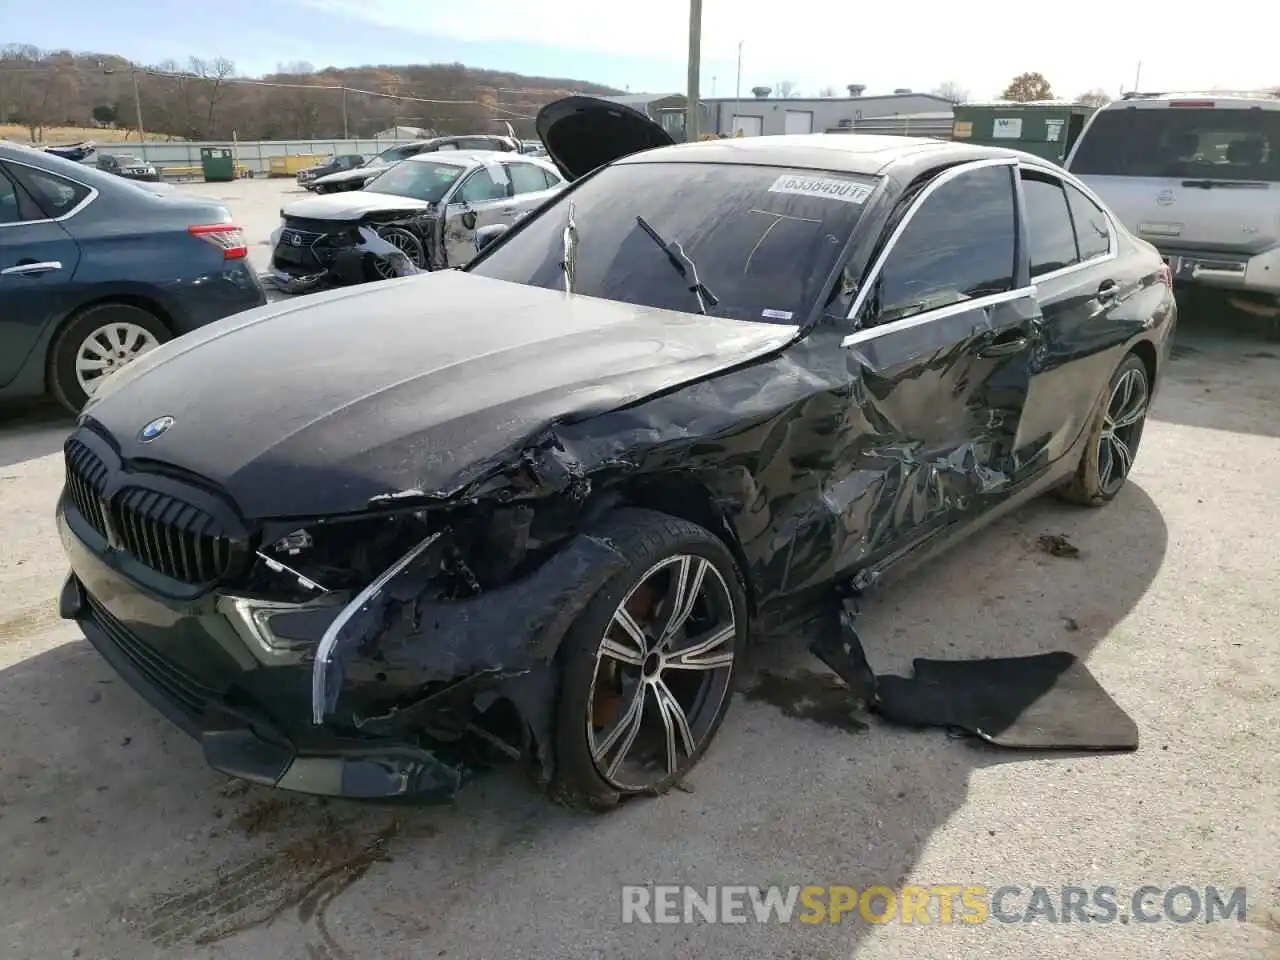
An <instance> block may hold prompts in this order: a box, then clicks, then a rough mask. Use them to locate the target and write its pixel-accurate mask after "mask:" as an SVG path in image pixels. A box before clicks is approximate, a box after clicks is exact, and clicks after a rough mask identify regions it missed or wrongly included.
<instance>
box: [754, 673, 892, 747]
mask: <svg viewBox="0 0 1280 960" xmlns="http://www.w3.org/2000/svg"><path fill="white" fill-rule="evenodd" d="M744 696H746V698H747V699H748V700H756V701H762V702H764V703H767V704H770V705H771V706H774V707H777V708H778V709H779V710H781V711H782V715H783V716H784V717H791V718H792V719H794V720H811V721H813V722H814V723H820V724H822V725H823V726H826V727H834V728H836V729H838V730H847V731H849V732H851V733H860V732H862V731H864V730H866V729H867V728H868V727H867V724H866V723H865V722H863V721H862V720H859V719H858V717H857V712H858V701H857V699H856V698H855V697H854V696H853V694H852V693H851V692H850V691H849V688H848V687H846V686H845V685H844V683H843V682H842V681H841V680H840V678H838V677H836V676H835V675H834V674H830V673H814V672H812V671H808V670H806V671H802V672H800V673H797V674H794V675H792V676H783V675H781V674H777V673H772V672H771V671H769V670H761V671H760V672H759V673H758V674H757V675H756V682H755V685H754V686H753V687H751V688H750V689H749V690H747V691H745V693H744Z"/></svg>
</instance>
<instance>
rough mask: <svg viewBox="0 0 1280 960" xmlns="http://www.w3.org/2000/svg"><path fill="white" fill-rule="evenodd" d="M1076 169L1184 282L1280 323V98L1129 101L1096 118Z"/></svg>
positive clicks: (1075, 157) (1073, 163) (1079, 148)
mask: <svg viewBox="0 0 1280 960" xmlns="http://www.w3.org/2000/svg"><path fill="white" fill-rule="evenodd" d="M1066 166H1067V169H1068V170H1070V171H1071V172H1072V173H1074V174H1075V175H1076V176H1078V177H1080V178H1081V179H1082V180H1083V181H1084V182H1086V183H1087V184H1089V186H1090V187H1091V188H1092V189H1093V190H1095V191H1096V192H1097V193H1098V195H1099V196H1100V197H1102V198H1103V199H1104V200H1106V201H1107V203H1108V204H1110V206H1111V208H1112V209H1113V210H1115V212H1116V214H1117V215H1118V216H1119V217H1120V219H1121V220H1122V221H1123V222H1124V224H1125V226H1127V227H1128V228H1129V229H1130V230H1132V231H1134V232H1135V233H1136V234H1137V235H1138V236H1140V237H1142V238H1143V239H1145V240H1147V241H1149V242H1151V243H1153V244H1155V246H1156V247H1157V248H1158V249H1159V250H1160V253H1161V254H1162V255H1163V256H1164V258H1165V262H1166V263H1168V264H1169V266H1170V268H1171V269H1172V271H1173V277H1174V282H1175V283H1177V284H1179V285H1186V286H1188V287H1192V286H1194V287H1199V288H1203V289H1208V290H1216V291H1220V292H1224V293H1226V294H1228V295H1230V296H1231V297H1232V298H1233V300H1235V302H1236V303H1237V304H1238V305H1239V306H1241V307H1242V308H1243V309H1246V310H1251V312H1264V313H1269V314H1270V315H1280V99H1278V98H1276V97H1274V96H1238V95H1224V94H1217V93H1210V94H1170V93H1160V94H1136V95H1129V96H1127V97H1126V98H1125V99H1123V100H1118V101H1116V102H1114V103H1111V104H1108V105H1107V106H1106V107H1103V108H1102V109H1101V110H1098V111H1097V112H1096V113H1095V114H1094V115H1093V117H1092V119H1091V120H1090V121H1089V123H1088V125H1087V126H1086V127H1085V128H1084V130H1083V131H1082V133H1081V135H1080V140H1079V141H1078V142H1077V143H1076V145H1075V147H1074V149H1073V150H1072V151H1071V155H1070V156H1069V157H1068V158H1067V164H1066Z"/></svg>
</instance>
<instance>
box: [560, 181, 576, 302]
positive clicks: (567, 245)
mask: <svg viewBox="0 0 1280 960" xmlns="http://www.w3.org/2000/svg"><path fill="white" fill-rule="evenodd" d="M577 254H578V225H577V224H576V223H574V220H573V201H572V200H571V201H569V212H568V214H567V215H566V216H565V220H564V259H563V260H561V261H560V269H561V270H562V271H564V292H565V293H573V274H574V268H575V266H576V262H577Z"/></svg>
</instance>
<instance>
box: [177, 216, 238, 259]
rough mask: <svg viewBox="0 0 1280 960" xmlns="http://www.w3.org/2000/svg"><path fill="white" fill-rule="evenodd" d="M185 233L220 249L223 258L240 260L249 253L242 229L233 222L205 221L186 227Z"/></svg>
mask: <svg viewBox="0 0 1280 960" xmlns="http://www.w3.org/2000/svg"><path fill="white" fill-rule="evenodd" d="M187 233H189V234H191V235H192V236H193V237H199V238H200V239H201V240H204V241H205V242H207V243H212V244H213V245H214V246H215V247H218V248H219V249H220V250H221V251H222V259H224V260H241V259H243V258H244V257H247V256H248V255H249V245H248V244H247V243H246V242H245V239H244V231H243V230H241V229H240V228H239V227H238V226H236V225H235V224H234V223H206V224H201V225H199V226H194V227H187Z"/></svg>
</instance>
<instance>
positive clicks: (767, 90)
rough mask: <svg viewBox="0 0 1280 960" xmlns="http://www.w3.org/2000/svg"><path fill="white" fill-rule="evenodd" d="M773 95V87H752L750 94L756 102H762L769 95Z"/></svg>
mask: <svg viewBox="0 0 1280 960" xmlns="http://www.w3.org/2000/svg"><path fill="white" fill-rule="evenodd" d="M771 93H773V87H752V88H751V94H752V96H754V97H755V98H756V99H757V100H763V99H764V98H765V97H767V96H769V94H771Z"/></svg>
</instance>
